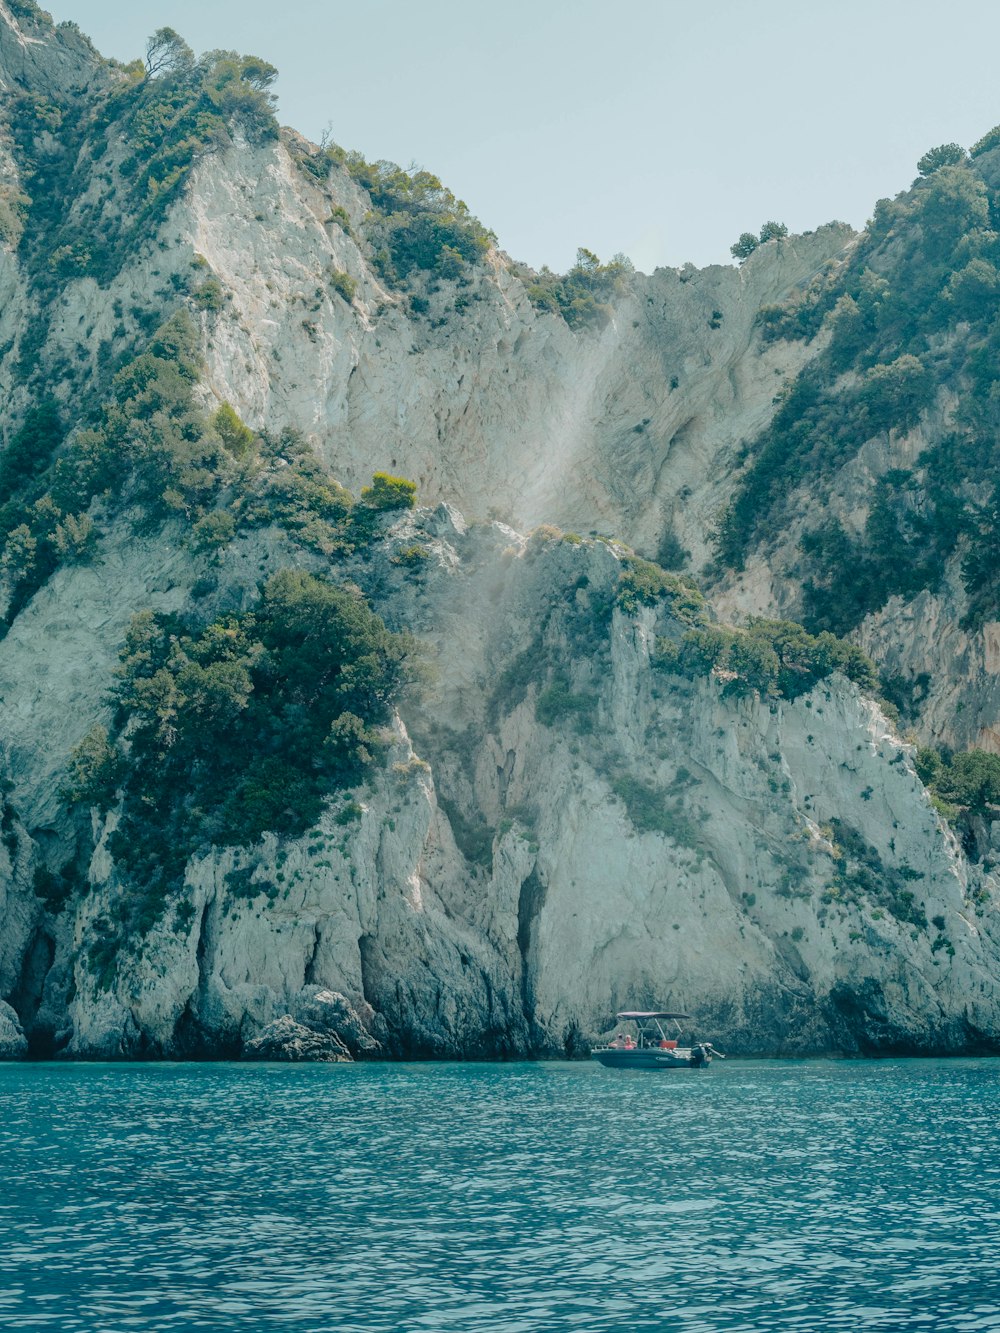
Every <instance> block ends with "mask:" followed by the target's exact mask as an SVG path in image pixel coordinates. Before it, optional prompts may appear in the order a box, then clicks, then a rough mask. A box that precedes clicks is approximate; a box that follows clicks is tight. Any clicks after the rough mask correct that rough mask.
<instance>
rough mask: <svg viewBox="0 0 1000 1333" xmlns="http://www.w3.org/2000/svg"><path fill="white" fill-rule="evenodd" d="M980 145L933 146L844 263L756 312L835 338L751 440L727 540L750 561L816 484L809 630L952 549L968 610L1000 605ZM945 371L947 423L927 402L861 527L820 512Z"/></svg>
mask: <svg viewBox="0 0 1000 1333" xmlns="http://www.w3.org/2000/svg"><path fill="white" fill-rule="evenodd" d="M987 137H988V136H987ZM998 142H1000V137H998ZM977 151H978V152H980V153H981V152H983V151H986V149H985V147H982V148H981V147H980V146H979V145H977V150H974V155H973V157H972V159H971V160H970V159H967V158H966V157H965V154H964V153H963V152H962V151H961V150H960V149H958V148H957V146H956V145H950V144H946V145H942V146H941V147H939V148H935V149H932V150H931V151H930V152H928V153H927V154H925V156H924V157H923V158H921V161H920V170H921V172H922V173H923V174H922V175H921V177H920V178H919V179H918V180H917V181H916V183H915V184H914V186H913V188H912V189H910V190H909V191H906V192H904V193H903V194H900V195H899V196H898V197H897V198H896V199H895V200H891V201H890V200H887V199H883V200H880V201H879V203H878V204H877V206H876V208H875V213H874V216H873V218H872V220H871V222H870V224H869V228H868V232H867V235H866V236H865V237H864V238H863V239H862V241H861V242H860V244H859V245H858V246H856V247H855V248H854V249H853V250H852V251H851V254H850V257H849V258H848V260H847V262H846V263H845V264H844V265H842V266H841V267H840V268H839V269H838V270H837V271H836V273H835V275H834V276H833V277H831V276H830V275H826V276H824V277H822V278H821V279H820V280H819V282H818V283H817V284H816V285H815V286H814V287H813V288H812V289H811V290H810V291H808V292H807V293H803V294H800V295H799V296H797V297H796V298H795V299H794V300H793V301H792V302H791V303H790V304H788V305H786V306H784V307H780V308H774V309H771V310H767V311H765V312H763V313H762V320H763V322H764V326H765V331H767V332H768V333H769V334H770V335H771V336H782V337H785V336H788V337H812V336H813V335H814V334H815V333H816V332H817V331H818V329H819V328H820V327H821V326H824V327H826V328H827V329H828V330H829V333H830V342H829V345H828V347H827V348H826V349H825V350H824V351H823V352H822V353H820V355H819V356H817V357H816V358H815V359H814V360H813V361H812V362H811V363H810V364H809V366H808V367H807V368H806V369H805V370H804V371H803V372H802V373H801V374H800V375H799V376H798V378H797V379H796V380H795V381H794V382H793V384H792V385H791V386H790V387H789V388H788V390H787V391H786V392H785V393H784V394H783V396H782V398H781V401H780V402H779V404H778V410H777V412H776V413H775V416H774V418H773V420H772V422H771V424H770V425H769V426H768V427H767V428H766V429H765V430H764V431H763V432H762V434H761V435H760V436H759V437H758V438H757V439H756V440H755V441H753V442H752V443H751V444H749V445H747V446H746V449H745V454H744V459H745V468H744V471H743V473H742V475H741V477H740V479H739V483H738V486H737V489H736V492H735V494H734V496H733V499H732V502H731V503H730V505H729V507H728V508H727V509H726V511H725V512H724V513H723V514H722V516H721V519H720V523H719V527H718V532H717V550H718V554H719V558H720V560H721V562H722V563H723V564H724V565H726V566H728V567H730V568H733V569H739V568H741V567H742V565H743V562H744V560H745V558H746V555H747V553H748V551H750V550H751V549H754V548H763V549H764V550H767V549H768V548H770V547H772V546H773V545H774V544H776V543H777V542H779V541H780V540H781V539H782V537H783V535H784V533H785V532H786V530H787V524H788V519H789V515H790V512H791V511H792V510H794V509H797V508H801V505H802V502H803V496H804V494H806V493H808V495H809V497H810V503H811V508H812V509H813V511H814V512H816V513H817V514H818V515H820V517H819V518H818V520H813V526H812V527H811V528H810V529H809V530H807V532H806V533H805V535H804V537H803V539H802V544H801V559H800V561H799V566H798V569H797V570H796V574H797V576H798V577H799V578H800V579H801V582H802V584H803V587H804V595H805V601H804V615H803V618H804V621H805V623H806V625H807V627H808V628H809V629H811V630H814V631H815V630H829V631H832V632H835V633H838V634H843V633H846V632H848V631H849V630H851V629H853V628H854V627H855V626H856V625H857V624H858V623H859V622H860V620H861V619H862V618H863V617H864V616H865V615H867V614H869V613H870V612H872V611H875V610H877V609H879V608H880V607H881V606H883V605H884V604H885V602H886V601H887V600H888V598H889V597H892V596H894V595H897V594H898V595H903V596H912V595H913V594H914V593H915V592H917V591H919V590H920V589H922V588H930V589H934V588H936V587H937V586H938V585H939V583H940V580H941V577H942V574H943V571H944V568H945V565H946V563H947V561H948V560H949V559H950V558H952V557H953V556H955V555H956V554H957V555H958V556H959V557H960V561H961V570H962V580H963V583H964V585H965V589H966V592H967V594H968V600H969V609H968V615H967V621H966V623H967V625H968V626H970V627H975V626H977V625H979V624H980V623H981V622H982V621H983V620H984V619H988V618H989V617H990V616H993V615H996V614H997V613H998V612H1000V576H998V574H997V570H998V569H1000V560H998V555H1000V486H998V483H997V482H996V477H997V475H998V473H1000V432H998V431H997V402H998V401H1000V387H998V385H1000V373H998V369H997V367H998V366H1000V318H998V316H997V297H998V295H1000V231H998V230H997V229H996V219H997V217H998V216H1000V194H998V193H997V191H995V190H994V188H993V186H992V185H991V184H990V183H989V182H988V181H987V180H985V179H984V178H983V177H982V176H981V175H980V174H979V171H978V169H977V166H976V152H977ZM942 387H947V388H948V389H949V391H950V392H951V393H952V394H953V395H954V397H955V398H956V399H957V402H958V406H957V409H956V410H955V411H954V413H953V414H952V416H951V418H950V419H949V421H948V423H947V425H945V426H937V425H936V424H934V423H933V418H932V425H931V429H930V431H929V432H928V438H929V443H928V444H927V446H926V448H925V449H924V451H923V452H922V453H921V454H920V456H919V457H918V458H917V459H916V462H915V464H913V465H910V466H908V467H907V468H906V469H895V470H893V471H890V472H888V473H885V474H884V475H883V476H882V477H881V478H879V479H878V480H877V482H876V483H875V486H874V489H873V492H872V494H871V499H870V503H869V506H868V513H867V516H865V518H864V520H863V523H862V525H861V526H860V528H853V529H851V530H849V529H847V528H846V527H844V526H843V525H842V524H841V523H839V522H838V521H837V520H835V519H830V518H824V517H822V510H823V508H824V502H825V499H826V496H827V495H828V494H829V492H830V491H831V490H832V489H833V487H834V484H835V483H834V479H835V478H836V476H837V474H838V472H839V471H840V469H842V468H843V467H844V465H845V464H847V463H849V462H850V461H851V460H852V459H853V458H854V457H855V456H856V454H857V452H858V450H859V449H860V447H861V445H862V444H863V443H864V442H865V441H866V440H867V439H869V438H871V437H872V436H878V435H880V434H882V435H884V434H885V433H887V432H889V431H894V432H898V433H905V432H908V431H911V430H912V429H913V428H914V426H916V425H917V423H918V422H919V421H921V420H923V419H925V418H926V417H927V414H928V413H929V412H930V411H931V410H932V409H933V407H934V405H935V403H936V401H937V398H938V393H939V390H940V389H941V388H942Z"/></svg>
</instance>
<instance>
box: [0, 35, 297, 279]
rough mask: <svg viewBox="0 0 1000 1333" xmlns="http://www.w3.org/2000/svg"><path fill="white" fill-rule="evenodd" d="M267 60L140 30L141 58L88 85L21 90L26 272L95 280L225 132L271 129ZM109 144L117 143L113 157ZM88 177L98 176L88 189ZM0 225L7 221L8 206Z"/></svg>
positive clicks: (254, 135) (111, 271) (262, 133)
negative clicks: (122, 152)
mask: <svg viewBox="0 0 1000 1333" xmlns="http://www.w3.org/2000/svg"><path fill="white" fill-rule="evenodd" d="M276 76H277V71H276V70H275V68H274V67H273V66H272V65H269V64H268V63H267V62H266V61H263V60H260V59H258V58H257V57H255V56H244V55H240V54H239V53H237V52H235V51H210V52H208V53H207V54H206V55H204V56H202V57H200V58H198V59H196V58H195V56H194V53H193V52H192V51H191V49H190V47H188V46H187V44H186V43H185V42H184V41H183V40H182V39H181V38H180V37H178V35H177V34H176V33H174V32H173V31H172V30H171V29H169V28H165V29H160V30H159V32H158V33H156V34H154V36H153V37H152V38H151V39H150V42H149V45H148V47H147V60H146V63H145V64H144V63H143V62H142V61H134V62H133V63H132V64H131V65H128V66H126V67H124V69H122V70H121V71H120V72H119V74H118V77H117V78H115V79H114V80H112V81H110V82H109V83H108V85H107V86H106V88H105V89H104V90H102V91H100V92H98V93H96V94H95V93H94V92H93V91H92V90H83V91H80V90H77V91H72V90H71V91H66V92H64V93H56V92H50V93H47V94H45V95H44V96H42V95H36V94H30V93H25V94H22V95H20V96H18V97H16V98H14V99H13V101H12V103H11V109H10V119H11V128H12V131H13V134H14V138H15V142H16V146H17V157H18V163H19V166H20V170H21V175H22V180H23V181H24V182H25V189H26V191H27V192H28V195H30V198H27V197H26V202H25V200H18V201H17V202H15V203H14V204H13V205H12V204H11V203H10V201H8V205H7V212H8V213H9V212H10V211H11V210H13V212H14V217H15V222H16V223H17V225H18V226H21V222H20V221H19V215H20V214H23V215H24V216H23V231H24V236H23V240H22V242H21V248H22V252H23V253H24V256H25V258H26V259H27V260H28V262H29V267H30V270H31V272H32V274H33V277H34V279H35V281H36V283H38V284H39V285H41V286H42V287H43V289H45V290H47V291H49V292H50V291H51V289H52V288H54V287H55V286H56V285H58V284H59V283H60V282H62V281H65V280H67V279H70V278H75V277H81V276H90V277H94V278H96V279H97V280H98V281H99V282H102V283H106V282H109V281H110V280H111V278H113V277H114V275H115V274H116V273H117V272H118V270H119V269H120V268H121V265H122V263H123V262H124V260H125V258H126V257H127V255H128V254H129V253H130V252H131V251H132V250H133V249H134V248H135V246H137V245H139V244H141V243H142V242H143V241H144V240H146V239H148V237H149V235H150V233H151V231H152V230H153V229H154V228H155V226H156V224H157V223H158V221H159V219H160V218H161V217H162V216H163V213H164V212H165V210H166V208H167V207H168V206H169V204H170V203H171V201H172V200H173V199H174V198H175V197H176V196H177V194H178V193H179V191H180V190H181V189H182V188H183V185H184V183H185V181H186V180H187V177H188V175H189V173H190V171H191V168H192V167H193V166H194V164H195V163H196V162H197V161H198V160H199V159H200V158H202V157H204V156H205V155H206V154H210V153H213V152H217V151H219V150H220V149H222V148H224V147H225V146H226V145H227V144H228V143H230V142H231V136H232V132H233V129H234V128H238V129H239V130H240V132H241V133H243V134H245V135H247V136H249V137H250V138H251V139H257V140H260V139H264V138H273V137H275V136H276V135H277V123H276V121H275V118H274V96H273V94H272V93H271V91H270V89H271V85H272V83H273V81H274V79H275V78H276ZM112 144H115V145H117V144H127V145H128V153H127V155H126V156H125V157H124V158H123V159H122V160H121V161H120V164H119V166H118V167H115V166H114V160H113V158H112V156H111V155H110V154H109V149H110V147H111V145H112ZM95 181H96V182H97V183H99V184H101V185H102V186H103V189H102V190H101V192H100V193H99V194H98V195H95V194H94V192H93V185H94V183H95ZM3 216H4V215H3V214H2V213H0V225H2V224H3ZM5 230H6V231H8V232H9V231H10V219H9V217H8V219H7V223H6V225H5Z"/></svg>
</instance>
